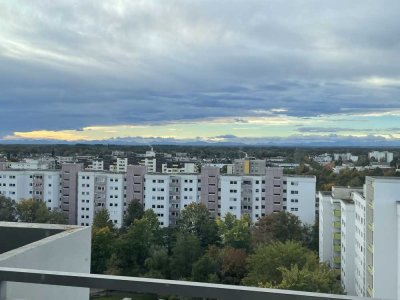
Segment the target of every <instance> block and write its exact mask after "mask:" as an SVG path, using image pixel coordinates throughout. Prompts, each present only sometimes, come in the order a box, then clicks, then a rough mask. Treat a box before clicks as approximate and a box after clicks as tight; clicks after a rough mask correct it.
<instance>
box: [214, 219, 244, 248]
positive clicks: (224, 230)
mask: <svg viewBox="0 0 400 300" xmlns="http://www.w3.org/2000/svg"><path fill="white" fill-rule="evenodd" d="M250 224H251V221H250V218H249V216H247V215H244V216H242V217H241V218H240V219H236V217H235V216H234V215H233V214H231V213H228V214H226V215H225V218H224V219H223V220H222V219H218V220H217V225H218V233H219V236H220V238H221V241H222V244H223V245H224V246H225V247H228V246H229V247H233V248H238V249H240V248H241V249H248V248H249V247H250V241H251V233H250Z"/></svg>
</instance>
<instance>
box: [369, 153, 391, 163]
mask: <svg viewBox="0 0 400 300" xmlns="http://www.w3.org/2000/svg"><path fill="white" fill-rule="evenodd" d="M368 158H369V159H375V160H376V161H377V162H386V163H391V162H392V161H393V152H389V151H371V152H369V153H368Z"/></svg>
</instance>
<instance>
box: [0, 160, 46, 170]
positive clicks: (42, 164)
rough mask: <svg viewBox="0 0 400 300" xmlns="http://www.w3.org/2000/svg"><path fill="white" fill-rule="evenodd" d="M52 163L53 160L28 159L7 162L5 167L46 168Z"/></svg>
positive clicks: (18, 168)
mask: <svg viewBox="0 0 400 300" xmlns="http://www.w3.org/2000/svg"><path fill="white" fill-rule="evenodd" d="M53 165H54V160H50V159H47V160H42V159H29V158H26V159H24V160H23V161H18V162H8V163H7V167H8V168H9V169H13V170H48V169H51V167H52V166H53Z"/></svg>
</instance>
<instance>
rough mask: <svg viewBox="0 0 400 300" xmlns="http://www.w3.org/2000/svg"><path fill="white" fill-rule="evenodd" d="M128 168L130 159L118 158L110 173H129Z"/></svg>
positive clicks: (111, 166)
mask: <svg viewBox="0 0 400 300" xmlns="http://www.w3.org/2000/svg"><path fill="white" fill-rule="evenodd" d="M127 168H128V158H120V157H118V158H117V161H116V163H115V164H113V165H110V168H109V170H110V172H118V173H124V172H126V171H127Z"/></svg>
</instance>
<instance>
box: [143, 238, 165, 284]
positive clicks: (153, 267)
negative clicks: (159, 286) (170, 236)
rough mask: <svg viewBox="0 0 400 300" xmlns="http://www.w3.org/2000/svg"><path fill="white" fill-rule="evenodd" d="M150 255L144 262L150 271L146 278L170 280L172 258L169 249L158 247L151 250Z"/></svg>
mask: <svg viewBox="0 0 400 300" xmlns="http://www.w3.org/2000/svg"><path fill="white" fill-rule="evenodd" d="M150 253H151V254H150V256H149V257H148V258H146V260H145V262H144V264H145V266H146V268H147V270H148V271H147V273H146V274H145V276H146V277H151V278H165V279H167V278H170V258H169V256H168V251H167V249H165V248H164V247H160V246H156V247H153V248H152V249H151V251H150Z"/></svg>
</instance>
